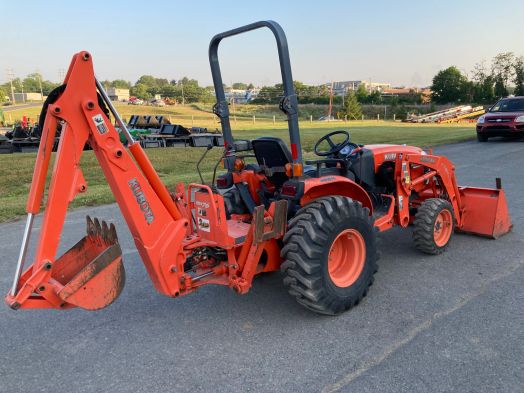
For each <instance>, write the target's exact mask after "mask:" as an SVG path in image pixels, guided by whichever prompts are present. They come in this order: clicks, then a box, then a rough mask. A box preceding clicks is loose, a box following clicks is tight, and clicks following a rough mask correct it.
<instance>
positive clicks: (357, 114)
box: [339, 90, 362, 120]
mask: <svg viewBox="0 0 524 393" xmlns="http://www.w3.org/2000/svg"><path fill="white" fill-rule="evenodd" d="M340 115H341V116H339V117H344V118H346V119H349V120H360V119H362V108H361V107H360V104H359V102H358V99H357V95H356V94H355V93H354V92H352V91H351V90H350V91H348V94H347V95H346V100H345V102H344V106H343V109H342V111H341V114H340Z"/></svg>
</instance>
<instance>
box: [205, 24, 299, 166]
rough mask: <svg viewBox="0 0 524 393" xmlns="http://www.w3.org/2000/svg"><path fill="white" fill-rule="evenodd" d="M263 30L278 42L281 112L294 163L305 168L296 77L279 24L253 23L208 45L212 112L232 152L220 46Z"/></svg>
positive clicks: (284, 35) (218, 35)
mask: <svg viewBox="0 0 524 393" xmlns="http://www.w3.org/2000/svg"><path fill="white" fill-rule="evenodd" d="M262 27H267V28H269V29H270V30H271V32H272V33H273V35H274V36H275V39H276V42H277V48H278V57H279V62H280V72H281V74H282V83H283V86H284V97H282V99H281V100H280V104H279V108H280V110H281V111H282V112H284V113H285V114H286V116H287V122H288V129H289V139H290V141H291V154H292V159H293V163H294V164H302V148H301V145H300V133H299V128H298V101H297V96H296V94H295V89H294V87H293V76H292V75H291V63H290V61H289V50H288V45H287V39H286V34H285V33H284V30H283V29H282V27H281V26H280V25H279V24H278V23H277V22H274V21H271V20H266V21H259V22H255V23H251V24H249V25H246V26H242V27H238V28H236V29H233V30H229V31H225V32H223V33H220V34H217V35H215V36H214V37H213V38H212V39H211V42H210V44H209V63H210V66H211V74H212V76H213V84H214V86H215V94H216V98H217V103H216V104H215V106H214V107H213V112H214V113H215V114H216V115H217V116H218V117H219V118H220V123H221V125H222V133H223V135H224V141H225V144H226V147H228V146H229V148H230V149H231V148H232V146H234V145H233V142H234V140H233V134H232V132H231V123H230V121H229V108H228V103H227V101H226V95H225V92H224V85H223V84H222V74H221V72H220V64H219V61H218V46H219V44H220V42H221V41H222V40H223V39H224V38H227V37H232V36H234V35H237V34H242V33H246V32H248V31H251V30H256V29H260V28H262Z"/></svg>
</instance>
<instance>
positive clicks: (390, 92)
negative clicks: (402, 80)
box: [381, 87, 431, 104]
mask: <svg viewBox="0 0 524 393" xmlns="http://www.w3.org/2000/svg"><path fill="white" fill-rule="evenodd" d="M381 95H382V97H409V96H413V97H414V96H417V95H420V100H421V102H422V103H423V104H427V103H429V102H430V101H431V90H430V89H429V88H427V87H425V88H418V87H411V88H408V87H393V88H389V89H384V90H382V94H381Z"/></svg>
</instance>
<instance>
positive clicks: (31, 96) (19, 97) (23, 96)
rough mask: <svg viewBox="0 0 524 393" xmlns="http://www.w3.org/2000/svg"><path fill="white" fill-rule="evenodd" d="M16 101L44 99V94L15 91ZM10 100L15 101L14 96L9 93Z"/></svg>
mask: <svg viewBox="0 0 524 393" xmlns="http://www.w3.org/2000/svg"><path fill="white" fill-rule="evenodd" d="M14 95H15V99H14V101H16V102H17V103H18V102H25V101H43V97H42V94H40V93H15V94H14ZM9 100H10V101H13V97H12V96H11V94H9Z"/></svg>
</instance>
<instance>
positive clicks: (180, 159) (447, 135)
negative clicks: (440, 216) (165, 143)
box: [0, 106, 475, 222]
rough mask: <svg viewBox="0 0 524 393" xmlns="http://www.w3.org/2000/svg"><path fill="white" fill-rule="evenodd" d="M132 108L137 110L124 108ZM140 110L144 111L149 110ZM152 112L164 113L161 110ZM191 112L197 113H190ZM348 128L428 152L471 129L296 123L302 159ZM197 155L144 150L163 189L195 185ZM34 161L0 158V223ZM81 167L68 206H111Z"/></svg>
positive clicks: (211, 159)
mask: <svg viewBox="0 0 524 393" xmlns="http://www.w3.org/2000/svg"><path fill="white" fill-rule="evenodd" d="M130 107H131V106H130ZM123 108H126V109H127V106H123V107H122V108H121V109H123ZM137 108H140V107H134V108H130V109H137ZM144 109H150V107H149V108H148V107H145V108H144ZM157 109H158V110H164V108H157ZM169 109H171V108H169ZM177 110H178V109H177ZM193 111H194V112H197V111H195V110H194V109H193ZM199 113H201V112H199ZM232 127H233V130H234V134H235V136H236V137H237V138H256V137H260V136H264V135H272V136H277V137H280V138H282V139H284V140H286V141H288V134H287V128H286V124H285V123H284V122H278V123H276V124H273V123H272V122H268V121H264V122H263V121H260V122H258V121H257V123H256V124H254V125H253V124H248V123H246V122H240V121H239V122H238V123H237V124H235V123H234V122H232ZM348 128H349V130H350V132H351V137H352V140H353V141H355V142H358V143H368V144H369V143H396V144H402V143H407V144H413V145H417V146H423V147H429V146H433V145H438V144H444V143H452V142H457V141H463V140H468V139H472V138H474V137H475V130H474V128H473V127H472V126H461V125H453V126H448V125H446V126H444V125H418V124H402V123H389V122H377V121H367V122H362V121H355V122H349V123H345V122H332V123H327V122H322V123H321V122H314V123H309V122H303V123H302V124H301V136H302V143H303V149H304V151H305V157H306V158H312V157H313V153H312V149H313V145H314V143H315V141H316V140H317V139H318V138H319V137H320V136H322V135H324V134H325V133H327V132H329V131H333V130H336V129H348ZM202 152H203V150H202V149H196V148H166V149H148V150H147V154H148V156H149V158H150V159H151V162H152V163H153V165H154V167H155V168H156V170H157V171H158V173H159V175H160V177H161V178H162V180H163V181H164V183H165V184H166V185H167V186H168V187H169V188H173V187H174V186H175V184H176V183H177V182H185V183H187V182H190V181H198V175H197V172H196V170H195V166H196V162H197V160H198V158H199V157H200V155H201V154H202ZM219 154H220V149H214V150H212V151H211V152H210V153H209V155H208V158H206V160H205V161H204V162H203V165H202V169H203V175H204V179H205V180H206V181H210V179H211V173H212V167H213V165H214V163H215V162H216V160H217V158H218V157H219ZM53 156H54V154H53ZM35 157H36V154H35V153H23V154H6V155H0V171H1V173H2V176H0V222H2V221H7V220H10V219H13V218H15V217H18V216H21V215H23V214H24V208H25V203H26V198H27V195H28V192H29V187H30V183H31V177H32V173H33V165H34V161H35ZM51 165H52V164H51ZM81 166H82V170H83V172H84V176H85V178H86V181H87V183H88V190H87V192H86V193H84V194H80V195H79V196H78V197H77V198H76V199H75V200H74V202H73V203H72V206H73V207H78V206H95V205H100V204H106V203H111V202H113V201H114V200H113V196H112V194H111V192H110V190H109V187H108V185H107V182H106V180H105V179H104V177H103V175H102V172H101V170H100V168H99V166H98V162H97V161H96V159H95V156H94V154H93V152H92V151H86V152H84V154H83V155H82V160H81Z"/></svg>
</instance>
